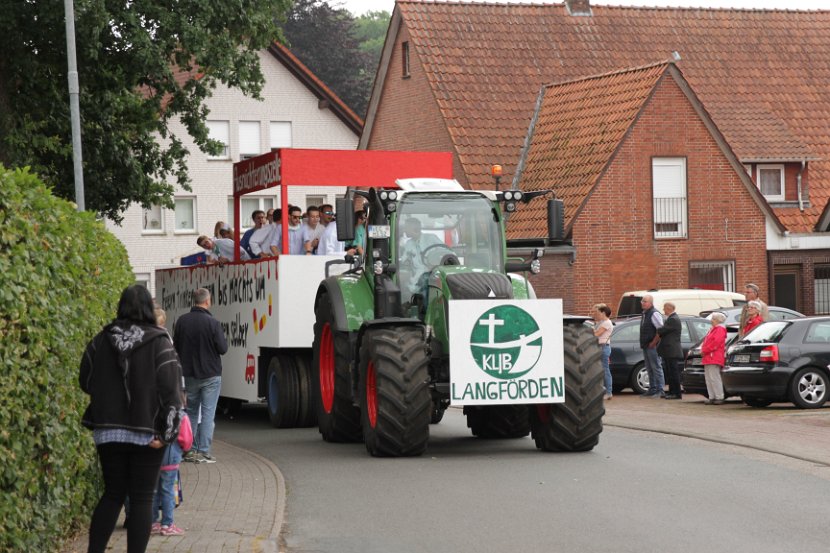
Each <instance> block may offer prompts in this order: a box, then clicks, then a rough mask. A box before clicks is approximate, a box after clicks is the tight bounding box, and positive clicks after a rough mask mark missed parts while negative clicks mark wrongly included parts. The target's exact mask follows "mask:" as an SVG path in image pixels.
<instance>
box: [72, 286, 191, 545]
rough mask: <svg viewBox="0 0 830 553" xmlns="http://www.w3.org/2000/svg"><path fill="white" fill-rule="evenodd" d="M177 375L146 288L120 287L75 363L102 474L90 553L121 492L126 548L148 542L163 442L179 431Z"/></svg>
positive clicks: (111, 521) (107, 531)
mask: <svg viewBox="0 0 830 553" xmlns="http://www.w3.org/2000/svg"><path fill="white" fill-rule="evenodd" d="M180 374H181V373H180V368H179V362H178V359H177V358H176V352H175V351H174V350H173V346H172V344H171V343H170V339H169V337H168V335H167V332H166V331H165V330H164V329H162V328H159V327H157V326H156V318H155V315H154V313H153V298H152V297H150V292H149V291H147V288H145V287H144V286H142V285H140V284H136V285H133V286H130V287H128V288H126V289H125V290H124V292H122V294H121V299H120V300H119V302H118V312H117V315H116V320H115V321H113V322H112V323H110V324H108V325H107V326H105V327H104V329H103V330H102V331H101V332H99V333H98V335H97V336H95V338H93V339H92V340H91V341H90V342H89V344H88V345H87V347H86V351H85V352H84V356H83V358H82V360H81V367H80V375H79V380H80V385H81V389H82V390H83V391H84V392H86V393H87V394H89V396H90V398H89V399H90V401H89V407H87V409H86V411H85V412H84V415H83V420H82V423H83V425H84V426H85V427H87V428H90V429H92V431H93V434H92V436H93V439H94V441H95V447H96V449H97V451H98V458H99V460H100V463H101V472H102V473H103V476H104V494H103V495H102V496H101V499H100V500H99V501H98V505H97V506H96V507H95V511H94V512H93V513H92V521H91V522H90V525H89V547H88V550H87V551H88V552H89V553H103V552H104V551H105V550H106V548H107V543H108V542H109V539H110V536H112V531H113V529H114V528H115V523H116V521H117V520H118V515H119V513H120V512H121V506H122V505H123V504H124V500H125V498H126V497H127V495H128V494H129V497H130V516H129V522H128V523H127V549H128V551H130V553H142V552H143V551H144V550H145V549H146V548H147V542H148V541H149V539H150V527H151V524H152V502H153V494H154V492H155V489H156V484H157V482H158V477H159V469H160V468H161V460H162V454H163V453H164V449H163V447H164V444H166V443H170V442H172V441H173V440H175V439H176V437H177V436H178V433H179V424H180V421H181V419H180V416H181V413H182V411H181V407H182V397H181V376H180Z"/></svg>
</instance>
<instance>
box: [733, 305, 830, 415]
mask: <svg viewBox="0 0 830 553" xmlns="http://www.w3.org/2000/svg"><path fill="white" fill-rule="evenodd" d="M828 365H830V317H808V318H803V319H791V320H788V321H767V322H765V323H763V324H762V325H760V326H758V327H757V328H755V329H754V330H753V331H752V332H750V333H749V334H747V335H746V336H744V337H743V338H742V339H741V340H738V341H737V342H735V343H734V344H732V345H731V346H730V347H729V349H728V350H727V352H726V367H724V370H723V375H722V376H723V387H724V389H726V390H729V393H730V394H731V395H739V396H741V399H742V400H743V401H744V403H746V404H747V405H751V406H752V407H766V406H767V405H769V404H770V403H775V402H792V403H794V404H795V405H796V407H800V408H802V409H817V408H819V407H821V406H823V405H824V403H825V402H826V401H827V392H828V389H827V388H828V385H830V369H828Z"/></svg>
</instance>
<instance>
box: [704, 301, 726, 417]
mask: <svg viewBox="0 0 830 553" xmlns="http://www.w3.org/2000/svg"><path fill="white" fill-rule="evenodd" d="M711 320H712V328H710V329H709V332H708V333H707V334H706V337H705V338H704V339H703V344H701V346H700V352H701V353H702V354H703V359H702V361H703V370H704V373H703V376H704V378H705V379H706V391H707V392H708V393H709V399H708V400H707V401H706V404H707V405H721V404H722V403H723V381H722V380H721V377H720V371H721V369H722V368H723V365H724V362H725V360H726V325H724V324H723V322H724V321H725V320H726V315H724V314H723V313H721V312H720V311H716V312H714V313H712V319H711Z"/></svg>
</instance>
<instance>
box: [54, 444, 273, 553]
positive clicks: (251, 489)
mask: <svg viewBox="0 0 830 553" xmlns="http://www.w3.org/2000/svg"><path fill="white" fill-rule="evenodd" d="M212 449H213V454H214V455H215V456H216V458H217V459H218V462H217V463H215V464H210V465H209V464H194V463H182V465H181V472H182V484H183V488H182V492H183V496H184V501H183V502H182V504H181V505H180V506H179V507H178V508H177V509H176V512H175V515H174V516H175V524H176V526H179V527H181V528H183V529H184V530H185V531H186V534H185V535H183V536H166V537H165V536H151V537H150V544H149V545H148V547H147V551H148V553H154V552H164V553H174V552H194V553H196V552H198V553H229V552H234V553H236V552H240V553H242V552H253V553H277V552H279V551H281V550H282V549H281V548H280V543H279V534H280V530H281V528H282V521H283V513H284V510H285V481H284V480H283V477H282V474H281V473H280V471H279V469H278V468H277V467H276V466H275V465H274V464H273V463H271V462H270V461H268V460H267V459H265V458H263V457H261V456H259V455H257V454H255V453H252V452H249V451H246V450H244V449H240V448H238V447H235V446H232V445H230V444H227V443H225V442H221V441H218V440H216V441H214V443H213V448H212ZM122 522H123V514H122V517H121V519H119V521H118V526H117V527H116V530H115V532H113V535H112V538H111V539H110V543H109V549H108V551H112V552H113V553H116V552H122V551H126V550H127V531H126V530H124V529H122V528H121V524H122ZM87 541H88V537H87V535H86V534H84V535H81V536H78V538H77V539H75V540H74V541H73V542H72V543H70V544H69V545H67V546H66V547H65V548H64V549H63V553H83V552H85V551H86V547H87Z"/></svg>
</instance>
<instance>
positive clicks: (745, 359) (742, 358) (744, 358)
mask: <svg viewBox="0 0 830 553" xmlns="http://www.w3.org/2000/svg"><path fill="white" fill-rule="evenodd" d="M733 361H734V362H735V363H749V354H740V355H736V356H735V357H734V358H733Z"/></svg>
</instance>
